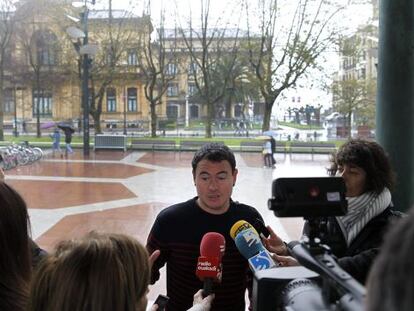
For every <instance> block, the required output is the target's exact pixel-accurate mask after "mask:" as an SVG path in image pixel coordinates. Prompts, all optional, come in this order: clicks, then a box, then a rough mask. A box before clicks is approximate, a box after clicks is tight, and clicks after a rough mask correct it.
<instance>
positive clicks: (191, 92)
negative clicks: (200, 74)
mask: <svg viewBox="0 0 414 311" xmlns="http://www.w3.org/2000/svg"><path fill="white" fill-rule="evenodd" d="M196 92H197V87H196V85H195V83H188V90H187V94H188V95H189V96H193V95H194V94H195V93H196Z"/></svg>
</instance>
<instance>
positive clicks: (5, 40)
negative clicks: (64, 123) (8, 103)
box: [0, 0, 16, 140]
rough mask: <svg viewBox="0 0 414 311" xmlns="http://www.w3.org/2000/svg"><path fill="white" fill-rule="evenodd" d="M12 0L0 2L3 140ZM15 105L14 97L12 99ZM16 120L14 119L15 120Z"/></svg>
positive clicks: (0, 128) (1, 137) (0, 135)
mask: <svg viewBox="0 0 414 311" xmlns="http://www.w3.org/2000/svg"><path fill="white" fill-rule="evenodd" d="M13 9H14V6H13V1H11V0H3V1H1V2H0V140H4V131H3V124H4V96H3V95H4V94H3V92H4V78H5V70H6V63H8V62H10V61H11V60H10V57H8V56H9V55H10V54H11V53H10V39H11V37H12V34H13V31H14V23H15V19H14V16H13V12H12V11H13ZM14 104H15V105H16V99H14ZM15 122H16V120H15Z"/></svg>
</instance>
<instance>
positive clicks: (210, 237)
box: [200, 232, 226, 261]
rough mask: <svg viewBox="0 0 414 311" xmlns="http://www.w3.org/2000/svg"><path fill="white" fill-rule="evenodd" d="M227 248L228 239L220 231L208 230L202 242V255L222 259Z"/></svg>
mask: <svg viewBox="0 0 414 311" xmlns="http://www.w3.org/2000/svg"><path fill="white" fill-rule="evenodd" d="M225 249H226V239H225V238H224V236H223V235H222V234H220V233H218V232H207V233H206V234H204V236H203V238H202V239H201V242H200V256H205V257H217V258H219V260H220V261H221V258H222V257H223V255H224V251H225Z"/></svg>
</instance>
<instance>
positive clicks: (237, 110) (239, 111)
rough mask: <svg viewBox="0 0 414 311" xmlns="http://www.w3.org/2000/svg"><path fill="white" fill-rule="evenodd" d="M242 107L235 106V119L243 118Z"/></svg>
mask: <svg viewBox="0 0 414 311" xmlns="http://www.w3.org/2000/svg"><path fill="white" fill-rule="evenodd" d="M242 116H243V115H242V106H241V105H239V104H237V105H235V106H234V117H236V118H240V117H242Z"/></svg>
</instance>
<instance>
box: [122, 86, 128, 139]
mask: <svg viewBox="0 0 414 311" xmlns="http://www.w3.org/2000/svg"><path fill="white" fill-rule="evenodd" d="M123 98H124V135H126V134H127V129H126V111H127V94H126V90H125V88H124V95H123Z"/></svg>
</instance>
